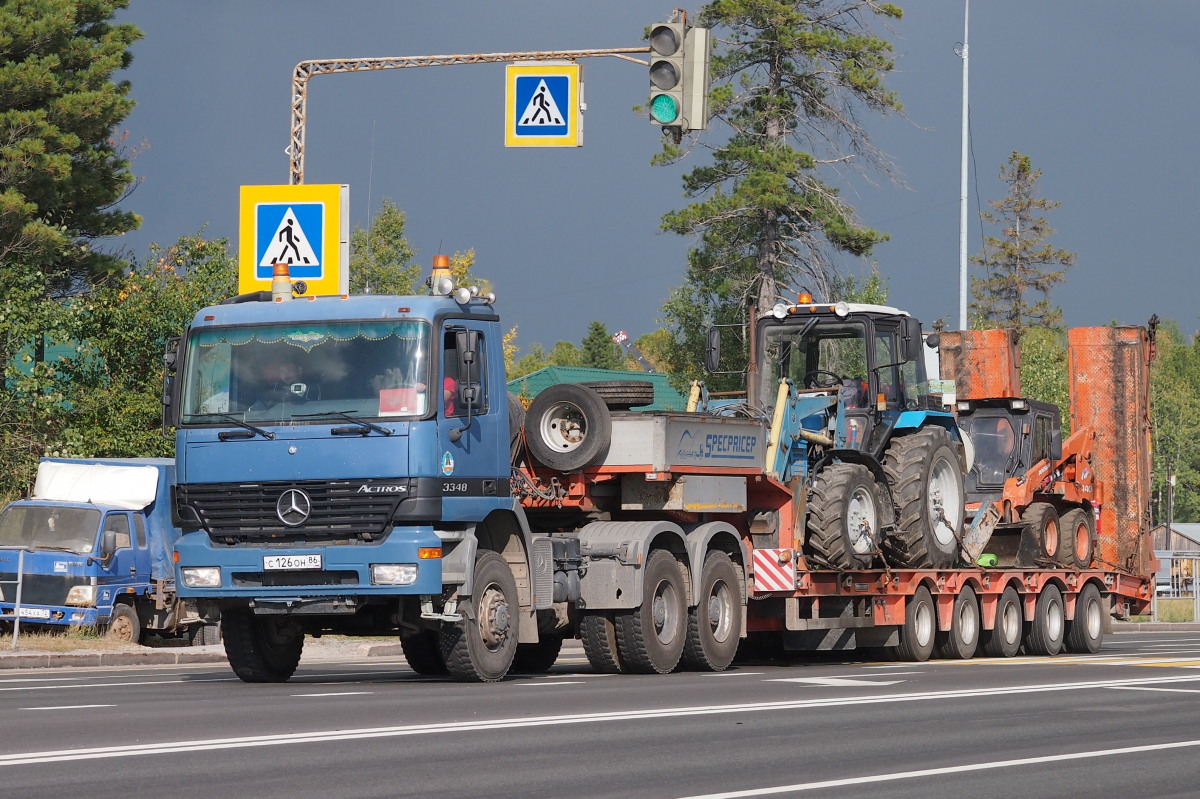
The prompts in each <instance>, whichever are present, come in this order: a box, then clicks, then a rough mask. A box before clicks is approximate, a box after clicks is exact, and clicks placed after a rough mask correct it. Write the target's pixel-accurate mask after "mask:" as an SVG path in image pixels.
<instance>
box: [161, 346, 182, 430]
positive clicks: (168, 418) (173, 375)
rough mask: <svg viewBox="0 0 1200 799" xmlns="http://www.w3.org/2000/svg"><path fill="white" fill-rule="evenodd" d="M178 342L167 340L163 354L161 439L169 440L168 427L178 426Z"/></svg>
mask: <svg viewBox="0 0 1200 799" xmlns="http://www.w3.org/2000/svg"><path fill="white" fill-rule="evenodd" d="M180 341H181V339H180V337H179V336H174V337H172V338H169V339H167V347H166V350H165V351H164V352H163V390H162V409H163V421H162V434H163V438H169V436H168V435H167V428H168V427H177V426H178V425H179V380H178V379H177V374H178V371H179V344H180Z"/></svg>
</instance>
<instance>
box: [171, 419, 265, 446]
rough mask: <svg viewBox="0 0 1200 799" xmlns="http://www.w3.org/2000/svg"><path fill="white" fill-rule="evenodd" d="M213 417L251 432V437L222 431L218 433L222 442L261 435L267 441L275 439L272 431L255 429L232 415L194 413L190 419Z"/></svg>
mask: <svg viewBox="0 0 1200 799" xmlns="http://www.w3.org/2000/svg"><path fill="white" fill-rule="evenodd" d="M211 416H215V417H217V418H218V419H224V420H225V421H227V422H233V423H234V424H236V425H237V426H238V427H241V428H243V429H245V430H249V431H250V435H248V436H247V435H246V434H245V433H234V432H230V431H228V430H222V431H221V432H220V433H217V438H219V439H221V440H222V441H228V440H229V439H231V438H253V437H254V436H255V435H260V436H262V437H263V438H266V439H273V438H275V434H274V433H272V432H271V431H270V430H263V429H262V428H261V427H255V426H254V425H252V424H247V423H246V422H243V421H242V420H241V419H239V418H237V417H236V416H234V415H233V414H232V413H193V414H192V415H191V416H190V417H189V418H191V419H197V418H200V417H211Z"/></svg>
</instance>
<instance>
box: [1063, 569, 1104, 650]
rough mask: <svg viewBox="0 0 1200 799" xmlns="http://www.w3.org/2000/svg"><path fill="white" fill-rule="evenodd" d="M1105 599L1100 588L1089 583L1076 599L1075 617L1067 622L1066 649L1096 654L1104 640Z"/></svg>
mask: <svg viewBox="0 0 1200 799" xmlns="http://www.w3.org/2000/svg"><path fill="white" fill-rule="evenodd" d="M1104 611H1105V608H1104V600H1103V599H1102V598H1101V597H1100V590H1099V589H1098V588H1096V586H1095V585H1094V584H1093V583H1088V584H1087V585H1085V586H1084V587H1083V590H1082V591H1080V592H1079V596H1078V597H1077V598H1076V599H1075V618H1074V619H1072V620H1071V621H1069V622H1067V636H1066V639H1065V640H1064V642H1063V643H1064V644H1065V646H1066V650H1067V651H1068V652H1075V653H1077V654H1087V655H1094V654H1096V653H1097V652H1099V651H1100V644H1101V643H1103V641H1104Z"/></svg>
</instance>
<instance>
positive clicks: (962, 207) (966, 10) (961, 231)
mask: <svg viewBox="0 0 1200 799" xmlns="http://www.w3.org/2000/svg"><path fill="white" fill-rule="evenodd" d="M970 15H971V0H964V6H963V44H962V51H961V52H960V54H959V55H960V56H961V57H962V62H963V74H962V166H961V176H960V179H959V189H960V191H959V209H958V329H959V330H966V329H967V282H968V280H969V278H968V276H967V147H968V137H969V135H970V127H969V124H968V122H969V120H970V111H969V106H968V104H967V87H968V85H969V83H968V80H967V75H968V67H969V65H970V63H971V58H970V55H969V52H968V44H967V21H968V19H969V18H970Z"/></svg>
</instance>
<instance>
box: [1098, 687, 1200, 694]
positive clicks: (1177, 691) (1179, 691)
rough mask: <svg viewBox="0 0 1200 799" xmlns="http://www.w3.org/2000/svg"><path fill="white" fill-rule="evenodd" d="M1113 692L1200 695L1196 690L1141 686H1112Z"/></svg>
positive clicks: (1199, 690)
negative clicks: (1157, 692)
mask: <svg viewBox="0 0 1200 799" xmlns="http://www.w3.org/2000/svg"><path fill="white" fill-rule="evenodd" d="M1109 690H1112V691H1162V692H1163V693H1169V694H1200V689H1196V688H1143V687H1141V686H1139V685H1110V686H1109Z"/></svg>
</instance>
